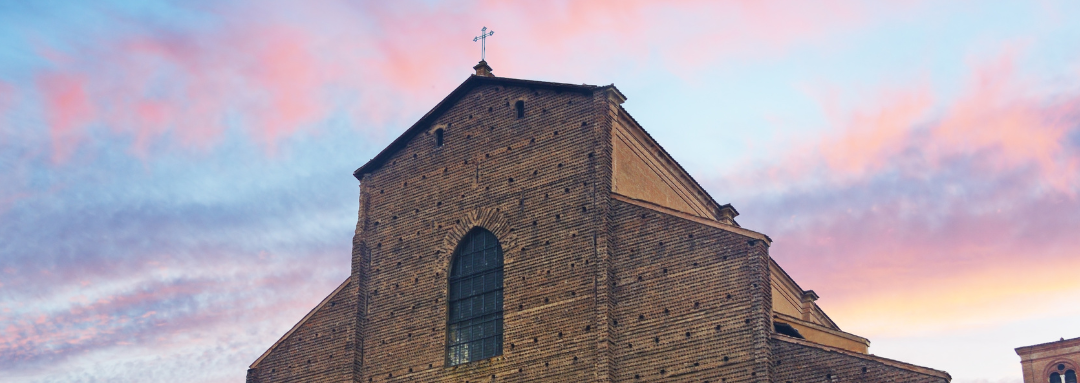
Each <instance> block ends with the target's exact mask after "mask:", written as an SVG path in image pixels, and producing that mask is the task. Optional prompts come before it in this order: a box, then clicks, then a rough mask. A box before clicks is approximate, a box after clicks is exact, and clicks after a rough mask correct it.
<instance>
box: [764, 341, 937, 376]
mask: <svg viewBox="0 0 1080 383" xmlns="http://www.w3.org/2000/svg"><path fill="white" fill-rule="evenodd" d="M772 339H773V341H780V342H788V343H794V344H798V345H802V346H806V347H812V348H817V349H821V350H824V351H830V352H835V353H838V354H843V355H847V356H851V357H855V358H859V359H864V360H869V361H872V362H878V363H881V364H884V365H886V366H889V367H895V368H899V369H902V370H907V371H912V372H917V373H920V374H924V375H930V376H936V377H939V378H944V379H945V380H946V381H952V375H949V373H948V372H945V371H941V370H935V369H932V368H926V367H921V366H916V365H914V364H908V363H904V362H901V361H898V360H892V359H888V358H882V357H880V356H877V355H874V354H860V353H857V352H852V351H848V350H844V349H842V348H836V347H830V346H825V345H821V344H817V343H814V342H810V341H807V340H803V339H797V338H792V337H789V336H786V335H780V334H773V337H772Z"/></svg>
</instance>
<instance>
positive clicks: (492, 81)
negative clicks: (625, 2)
mask: <svg viewBox="0 0 1080 383" xmlns="http://www.w3.org/2000/svg"><path fill="white" fill-rule="evenodd" d="M481 85H505V86H519V87H527V88H538V89H554V90H561V91H567V92H579V93H584V94H592V93H593V92H594V91H597V90H602V89H607V88H611V89H614V90H615V92H619V90H618V89H615V86H614V85H607V86H597V85H585V84H581V85H575V84H565V83H558V82H545V81H534V80H522V79H516V78H508V77H488V76H477V75H470V76H469V78H468V79H466V80H465V82H462V83H461V85H458V87H457V88H455V89H454V91H453V92H450V94H449V95H447V96H446V98H443V99H442V101H439V103H438V104H435V107H434V108H431V110H430V111H428V112H427V114H424V116H423V117H420V120H418V121H416V123H415V124H413V125H412V126H411V127H409V129H407V130H405V133H402V134H401V135H400V136H398V138H396V139H394V141H393V142H391V143H390V145H387V146H386V148H384V149H383V150H382V151H381V152H379V154H376V155H375V157H373V158H372V159H371V160H369V161H368V162H367V163H366V164H364V166H361V167H360V168H358V169H356V171H354V172H353V177H356V179H357V180H360V179H361V178H363V176H364V174H366V173H371V172H373V171H375V169H378V168H379V167H380V166H382V165H383V164H384V163H386V160H387V159H388V158H390V156H391V155H393V154H394V153H396V152H397V151H398V150H401V149H402V148H404V147H405V145H406V144H407V143H408V142H409V141H410V140H412V139H413V137H416V135H418V134H420V133H421V132H424V131H425V130H427V128H428V127H429V126H430V125H431V124H432V123H433V122H434V120H435V119H436V118H438V117H439V116H441V115H442V114H443V113H445V112H446V111H447V110H448V109H450V108H451V107H453V106H454V104H455V103H457V102H458V100H460V99H461V98H462V97H464V96H465V95H466V94H468V93H469V91H471V90H473V89H474V88H476V87H478V86H481ZM619 95H622V93H621V92H619ZM624 98H625V97H624Z"/></svg>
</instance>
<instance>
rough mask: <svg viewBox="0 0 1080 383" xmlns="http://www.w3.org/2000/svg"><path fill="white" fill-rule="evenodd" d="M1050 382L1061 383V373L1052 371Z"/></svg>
mask: <svg viewBox="0 0 1080 383" xmlns="http://www.w3.org/2000/svg"><path fill="white" fill-rule="evenodd" d="M1050 383H1061V375H1059V374H1058V373H1056V372H1052V373H1050Z"/></svg>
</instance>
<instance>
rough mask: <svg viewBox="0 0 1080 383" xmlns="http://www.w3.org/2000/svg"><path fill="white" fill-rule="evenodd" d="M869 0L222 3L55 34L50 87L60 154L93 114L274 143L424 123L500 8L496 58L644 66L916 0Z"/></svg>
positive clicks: (762, 42)
mask: <svg viewBox="0 0 1080 383" xmlns="http://www.w3.org/2000/svg"><path fill="white" fill-rule="evenodd" d="M860 4H861V3H857V2H830V3H826V4H824V5H823V6H819V5H815V6H813V7H808V8H805V9H804V8H798V7H794V8H793V7H791V6H790V5H781V3H771V2H770V3H760V2H730V3H715V2H707V1H685V2H675V3H654V2H646V1H628V2H625V1H601V2H557V3H544V4H543V5H539V4H532V3H523V4H507V3H501V2H480V3H478V4H476V7H475V8H473V9H466V8H462V7H460V6H459V5H457V4H454V5H444V4H420V3H406V4H401V3H360V4H354V3H348V2H334V1H331V2H323V3H319V4H308V5H304V6H297V5H291V4H287V3H282V4H278V5H280V7H255V8H252V7H247V6H243V7H232V6H230V5H219V6H218V7H216V8H212V9H211V10H210V11H211V12H214V13H217V14H218V15H219V16H221V18H222V19H223V20H224V21H223V22H222V23H221V24H220V25H219V26H216V27H212V28H206V29H199V30H190V31H182V32H177V33H135V34H130V35H123V36H121V37H115V38H112V39H109V40H105V41H99V42H97V43H95V44H94V45H93V46H89V45H88V46H78V47H76V48H74V51H72V52H69V53H68V54H66V55H64V54H57V53H55V52H52V51H51V50H50V49H48V48H43V49H41V51H42V52H43V53H42V54H43V55H44V56H45V57H46V58H48V59H50V60H51V61H53V63H54V65H55V67H56V68H55V69H54V70H52V71H51V72H50V74H48V75H47V76H48V77H49V79H47V80H43V81H41V84H40V85H39V88H40V89H41V91H42V93H43V94H44V95H45V97H44V98H45V100H46V102H45V110H46V115H47V116H48V119H49V121H50V126H51V128H50V129H51V131H54V132H56V134H55V135H54V141H55V142H54V144H53V145H54V149H55V150H54V151H55V152H56V153H55V154H54V158H55V159H56V160H63V159H65V158H67V157H68V156H70V155H71V152H72V151H73V150H74V149H76V148H77V146H78V142H80V139H81V137H83V136H85V134H87V132H86V130H85V129H86V128H87V126H89V125H90V124H92V123H94V122H102V123H103V125H105V126H107V127H108V128H110V129H112V131H113V132H114V133H119V134H126V135H130V136H131V137H133V138H134V146H133V148H132V151H133V152H134V153H136V154H138V155H141V156H146V155H147V154H148V153H149V150H150V148H151V147H152V146H153V145H154V143H156V142H159V141H160V140H161V139H162V138H163V137H166V136H168V137H173V138H176V139H177V142H176V144H179V145H183V146H190V147H201V148H205V147H209V146H212V145H213V144H214V143H216V142H218V141H219V140H221V139H222V138H223V132H224V131H225V130H226V129H228V128H229V126H228V124H227V123H226V121H239V122H240V123H241V124H242V126H243V129H244V130H245V131H246V132H247V133H248V135H249V136H250V137H251V138H252V139H253V140H255V141H256V142H259V143H260V144H262V145H264V146H265V147H267V148H271V149H272V148H273V147H274V146H275V144H276V143H277V142H279V141H281V140H284V139H288V138H289V137H291V136H292V135H295V134H297V133H300V132H305V131H311V129H310V128H311V127H312V125H314V124H316V123H318V122H320V121H323V120H325V119H327V118H329V117H330V116H331V115H332V114H333V113H335V112H344V113H345V114H346V115H349V116H351V117H353V118H354V119H355V120H356V121H358V122H360V121H364V122H369V123H367V124H362V125H360V126H359V127H360V128H361V129H364V130H365V131H367V132H369V133H370V134H372V135H376V136H378V135H382V134H384V132H382V131H381V129H380V127H381V125H382V124H386V123H394V122H396V123H400V124H403V125H407V124H408V123H411V121H407V120H408V119H409V118H415V117H416V116H418V115H419V114H421V113H423V112H424V111H426V107H427V106H430V105H432V104H434V102H435V101H437V100H438V98H439V97H441V96H442V95H444V94H445V92H446V91H447V90H448V89H451V88H452V87H453V86H454V84H455V83H457V82H458V81H461V80H463V79H464V78H465V77H466V76H467V75H468V74H469V72H470V71H469V69H468V66H469V64H471V63H472V62H474V61H473V60H475V53H477V52H476V50H478V48H479V47H478V46H477V45H478V44H474V43H472V42H471V41H469V37H471V36H472V35H475V34H476V32H477V31H474V30H473V29H475V28H473V27H475V26H477V25H487V24H485V23H486V22H488V21H491V20H497V21H501V22H502V23H504V24H502V25H497V24H491V25H488V26H489V27H491V28H492V29H493V30H497V31H499V34H497V35H496V36H495V37H494V38H493V40H492V41H491V43H492V46H491V47H492V48H493V49H492V50H491V51H490V52H489V53H490V56H491V60H489V61H491V62H492V64H493V65H494V66H495V67H496V72H497V73H499V74H500V75H508V76H514V75H515V73H516V74H518V76H526V77H528V76H532V77H535V75H536V74H543V75H549V76H560V78H561V79H572V78H578V77H580V76H582V75H583V74H588V73H594V74H601V73H604V72H606V71H608V70H610V68H611V66H612V65H618V66H620V67H625V66H627V65H629V66H631V67H633V66H634V65H638V64H633V63H634V62H643V61H645V60H643V59H647V58H648V57H649V56H650V55H652V54H654V49H659V50H660V53H661V56H662V57H664V60H669V61H668V63H667V64H666V65H668V67H669V68H670V70H671V71H672V72H674V73H680V74H685V73H687V71H690V72H693V71H695V70H700V69H704V68H706V66H707V65H708V64H710V63H713V62H715V60H717V59H720V58H723V57H728V55H731V54H738V55H740V56H741V57H744V58H747V57H749V58H752V57H762V55H763V54H764V55H766V56H768V55H772V54H775V53H776V52H782V51H784V50H785V49H788V48H790V47H792V46H795V45H799V44H809V43H819V42H822V41H826V40H828V39H827V38H826V37H829V36H833V35H836V34H840V33H843V32H844V31H849V30H853V29H857V28H861V26H863V25H867V24H870V23H871V21H872V20H876V19H880V18H883V17H892V16H893V15H894V14H896V13H898V12H900V11H903V10H906V9H908V8H911V7H910V6H907V5H889V6H883V8H887V9H886V10H881V9H871V8H869V7H866V6H863V5H860ZM238 13H243V14H244V16H243V17H237V16H236V14H238ZM503 25H505V26H503ZM631 41H632V42H634V43H633V44H630V43H629V42H631ZM583 54H587V55H588V57H590V58H589V59H588V60H581V59H580V57H582V55H583ZM540 56H542V57H543V59H542V60H541V59H538V57H540ZM73 58H74V59H73ZM564 64H565V65H564ZM571 64H572V65H571ZM500 68H501V69H500ZM688 68H689V69H688ZM694 68H697V69H694ZM453 73H456V75H451V74H453ZM525 74H528V75H525ZM372 125H376V126H372ZM61 132H62V134H61Z"/></svg>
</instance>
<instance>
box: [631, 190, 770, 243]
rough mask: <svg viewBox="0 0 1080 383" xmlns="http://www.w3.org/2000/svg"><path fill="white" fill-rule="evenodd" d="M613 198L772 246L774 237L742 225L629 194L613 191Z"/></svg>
mask: <svg viewBox="0 0 1080 383" xmlns="http://www.w3.org/2000/svg"><path fill="white" fill-rule="evenodd" d="M611 198H612V199H615V200H617V201H622V202H626V203H628V204H631V205H635V206H640V207H643V208H646V209H650V210H654V211H656V212H659V213H664V214H667V215H671V216H675V217H678V218H682V219H686V220H690V221H694V222H697V223H700V224H703V225H706V226H711V227H715V228H717V229H720V230H724V231H730V232H732V233H735V234H738V235H742V236H746V237H750V238H753V239H757V240H761V241H764V242H765V245H766V246H772V239H771V238H769V236H767V235H765V234H761V233H758V232H756V231H753V230H747V229H743V228H741V227H735V226H731V225H725V224H723V223H720V222H718V221H713V220H711V219H705V218H701V217H698V216H696V215H692V214H688V213H683V212H681V211H678V210H674V209H671V208H666V207H663V206H660V205H657V204H654V203H652V202H648V201H642V200H639V199H635V198H631V197H627V196H624V195H622V194H619V193H611Z"/></svg>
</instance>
